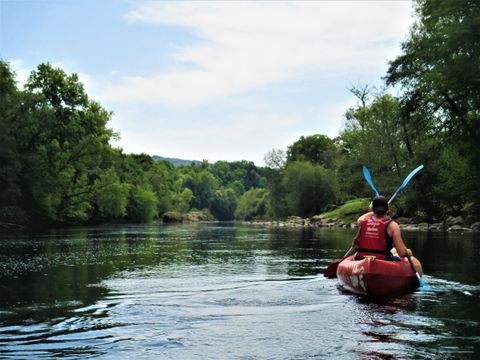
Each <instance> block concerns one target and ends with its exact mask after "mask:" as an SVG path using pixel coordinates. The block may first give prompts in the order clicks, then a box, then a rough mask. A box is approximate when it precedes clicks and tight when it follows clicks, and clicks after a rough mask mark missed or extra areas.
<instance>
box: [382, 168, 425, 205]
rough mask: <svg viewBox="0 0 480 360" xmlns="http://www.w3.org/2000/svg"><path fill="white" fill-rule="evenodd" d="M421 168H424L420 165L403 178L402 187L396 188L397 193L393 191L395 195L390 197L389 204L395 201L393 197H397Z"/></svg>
mask: <svg viewBox="0 0 480 360" xmlns="http://www.w3.org/2000/svg"><path fill="white" fill-rule="evenodd" d="M423 167H424V166H423V165H420V166H419V167H417V168H415V169H414V170H413V171H412V172H411V173H410V174H408V176H407V177H406V178H405V180H403V183H402V185H400V186H399V187H398V189H397V191H395V193H394V194H393V195H392V197H391V198H390V200H388V203H389V204H390V203H391V202H392V201H393V199H395V197H396V196H397V195H398V193H399V192H400V191H402V190H403V188H404V187H405V186H407V184H408V183H409V181H410V180H412V178H413V177H414V176H415V175H416V173H418V172H419V171H420V170H422V169H423Z"/></svg>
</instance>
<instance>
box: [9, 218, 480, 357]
mask: <svg viewBox="0 0 480 360" xmlns="http://www.w3.org/2000/svg"><path fill="white" fill-rule="evenodd" d="M353 235H354V233H353V231H350V230H325V229H320V230H313V229H301V228H300V229H272V228H263V227H242V226H236V225H233V224H225V225H223V224H222V225H188V226H178V225H175V226H141V225H138V226H119V227H93V228H77V229H68V230H55V231H50V232H48V233H44V234H26V233H16V234H3V235H1V236H0V270H1V271H0V290H1V293H0V356H5V357H11V358H25V357H34V358H58V357H67V358H68V357H71V358H78V357H84V356H91V357H96V356H101V357H102V358H124V357H130V356H135V357H139V358H142V357H143V358H152V357H153V358H189V359H192V358H193V359H210V358H235V359H237V358H248V359H273V358H274V359H291V358H295V359H311V358H331V357H335V358H345V359H358V358H369V359H370V358H378V359H389V358H412V357H414V358H431V357H446V358H455V357H462V358H475V357H476V356H477V355H479V354H480V348H479V343H480V339H479V334H480V325H479V324H480V314H479V309H478V306H477V303H478V298H479V297H480V289H479V287H478V283H479V281H480V278H479V276H480V275H479V274H480V271H478V270H479V269H480V265H479V262H478V260H477V256H475V255H474V254H475V253H476V254H478V250H479V248H478V241H475V239H474V237H473V235H472V237H471V238H464V237H459V236H443V237H442V236H440V235H438V234H416V233H415V234H414V233H410V234H406V235H405V237H406V240H407V242H408V244H409V246H410V247H412V248H413V250H414V252H415V253H416V254H417V255H418V257H419V258H420V259H422V262H423V265H424V269H425V271H426V272H427V274H429V275H428V276H427V278H426V281H427V282H428V283H429V284H431V285H432V286H433V288H434V289H435V291H430V292H422V291H417V292H415V293H411V294H407V295H405V296H402V297H399V298H391V299H367V298H363V297H359V296H356V295H351V294H348V293H344V292H343V291H342V290H341V289H339V288H338V286H337V283H336V282H335V281H334V280H328V279H325V278H323V276H321V274H322V272H323V270H324V269H325V267H326V266H327V265H328V264H329V263H330V262H331V261H333V260H335V259H336V258H339V257H340V256H341V255H342V254H343V253H344V251H345V249H346V248H348V246H349V245H350V243H351V239H352V237H353ZM455 259H462V260H461V261H456V260H455Z"/></svg>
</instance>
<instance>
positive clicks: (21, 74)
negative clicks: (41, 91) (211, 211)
mask: <svg viewBox="0 0 480 360" xmlns="http://www.w3.org/2000/svg"><path fill="white" fill-rule="evenodd" d="M8 63H9V64H10V67H11V69H12V70H13V71H14V72H15V74H16V80H17V82H18V85H19V87H20V88H23V86H24V85H25V84H26V83H27V80H28V76H29V75H30V70H29V69H27V68H26V67H25V64H24V62H23V60H22V59H13V60H9V61H8Z"/></svg>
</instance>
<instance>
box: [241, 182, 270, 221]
mask: <svg viewBox="0 0 480 360" xmlns="http://www.w3.org/2000/svg"><path fill="white" fill-rule="evenodd" d="M267 213H268V191H267V190H266V189H250V190H248V191H247V192H245V193H244V194H243V195H242V196H241V197H240V199H239V200H238V205H237V209H236V210H235V219H238V220H247V221H249V220H255V219H257V220H258V219H263V218H265V217H266V215H267Z"/></svg>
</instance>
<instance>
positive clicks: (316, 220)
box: [243, 215, 480, 232]
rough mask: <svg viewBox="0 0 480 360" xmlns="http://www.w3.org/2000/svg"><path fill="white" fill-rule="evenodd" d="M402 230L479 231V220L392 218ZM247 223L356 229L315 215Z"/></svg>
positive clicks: (344, 223)
mask: <svg viewBox="0 0 480 360" xmlns="http://www.w3.org/2000/svg"><path fill="white" fill-rule="evenodd" d="M394 220H395V221H396V222H398V224H399V225H400V228H401V229H402V230H406V231H449V232H472V231H473V232H480V222H474V223H472V224H466V223H465V222H464V220H463V218H462V217H461V216H458V217H455V218H447V219H446V220H445V221H444V222H435V223H429V222H426V221H420V222H419V221H418V219H414V218H405V217H399V218H396V219H394ZM243 223H244V224H249V225H264V226H273V227H293V228H295V227H309V228H320V227H326V228H344V229H348V228H350V229H356V228H357V224H356V223H346V222H344V221H342V220H340V219H332V218H325V217H324V216H323V215H315V216H312V217H311V218H301V217H299V216H289V217H288V218H287V219H286V220H253V221H244V222H243Z"/></svg>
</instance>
